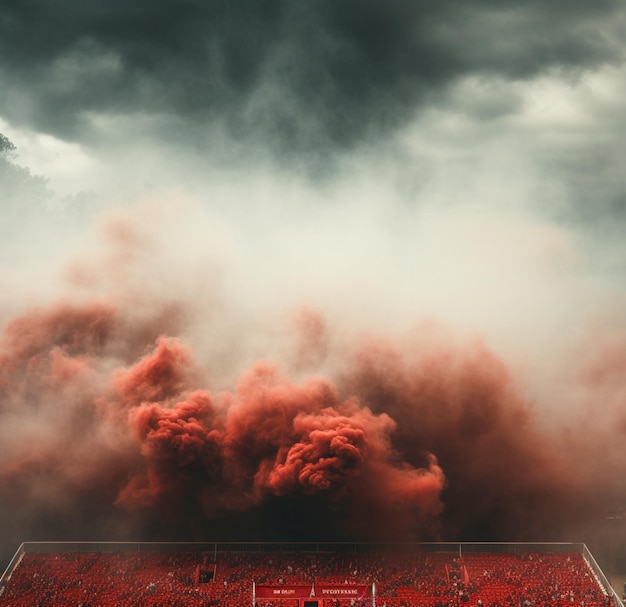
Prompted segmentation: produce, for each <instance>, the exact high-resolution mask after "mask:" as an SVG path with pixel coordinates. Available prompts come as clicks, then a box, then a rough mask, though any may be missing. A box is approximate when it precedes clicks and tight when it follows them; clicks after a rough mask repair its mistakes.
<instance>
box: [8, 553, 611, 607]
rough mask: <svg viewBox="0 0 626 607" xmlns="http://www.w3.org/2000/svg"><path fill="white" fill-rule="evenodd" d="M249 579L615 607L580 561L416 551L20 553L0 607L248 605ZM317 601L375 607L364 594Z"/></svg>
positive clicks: (453, 600) (460, 603) (291, 604)
mask: <svg viewBox="0 0 626 607" xmlns="http://www.w3.org/2000/svg"><path fill="white" fill-rule="evenodd" d="M253 582H254V583H255V584H256V585H272V586H281V585H287V586H288V585H303V584H311V585H312V586H314V585H315V584H318V585H320V584H328V585H340V584H352V585H354V584H358V585H367V586H368V587H369V588H371V587H372V584H375V588H376V590H375V602H376V607H613V606H612V601H611V599H610V597H609V595H608V594H607V593H606V592H605V591H604V589H603V588H602V587H601V586H600V583H599V581H598V580H597V579H596V577H595V576H594V574H593V572H592V571H591V569H590V568H589V566H588V565H587V563H586V562H585V561H584V559H583V558H582V556H581V555H580V554H544V553H529V554H522V555H503V554H472V555H467V556H464V557H460V556H458V555H453V554H450V553H422V552H410V553H409V552H363V553H357V552H345V553H343V552H340V553H336V552H316V553H296V552H293V553H289V552H280V553H279V552H275V553H268V552H259V553H255V552H252V553H243V552H223V553H222V552H220V553H216V554H212V553H202V552H98V553H54V554H50V553H36V552H33V553H28V552H27V553H25V554H23V555H22V558H21V561H20V562H19V564H18V566H17V567H16V568H15V569H14V570H13V572H12V574H11V576H10V577H9V578H8V579H7V580H5V581H4V582H3V584H2V585H0V607H27V606H28V607H69V606H72V607H135V606H137V605H142V606H144V607H252V605H253V602H254V593H253ZM319 601H320V607H371V606H372V604H373V598H372V596H371V595H370V593H368V596H367V597H361V598H359V599H337V598H334V599H329V598H324V599H319ZM256 607H299V601H298V600H297V599H284V600H281V599H276V600H272V601H268V600H267V599H261V600H257V601H256Z"/></svg>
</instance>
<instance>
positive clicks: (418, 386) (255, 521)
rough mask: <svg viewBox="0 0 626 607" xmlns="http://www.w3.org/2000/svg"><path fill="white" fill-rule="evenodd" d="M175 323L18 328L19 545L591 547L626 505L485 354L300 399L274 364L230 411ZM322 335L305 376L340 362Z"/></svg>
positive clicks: (364, 357)
mask: <svg viewBox="0 0 626 607" xmlns="http://www.w3.org/2000/svg"><path fill="white" fill-rule="evenodd" d="M161 318H163V315H161V314H156V315H154V317H151V318H146V319H144V320H143V321H142V322H138V321H137V318H133V319H132V321H131V319H130V318H127V317H126V316H125V313H124V310H123V309H121V308H115V307H114V306H112V305H108V304H107V305H105V304H101V303H94V304H88V305H87V304H85V305H76V306H72V305H70V304H63V305H60V306H56V307H51V308H50V309H49V310H37V311H34V312H32V313H30V314H27V315H24V316H22V317H20V318H18V319H16V320H14V321H13V322H11V323H10V324H9V325H8V326H7V327H6V329H5V331H4V336H3V338H2V341H1V342H0V417H1V421H2V426H1V427H2V429H1V430H0V434H1V437H0V438H1V439H2V440H1V441H0V456H1V459H0V462H1V463H0V491H1V497H0V508H1V513H2V515H3V518H4V520H10V521H11V525H12V529H13V533H15V534H18V533H19V534H20V536H19V537H16V538H15V540H16V541H17V540H18V539H24V538H25V536H28V535H29V534H32V533H35V532H36V533H38V534H39V537H42V535H41V534H44V535H47V536H53V537H58V534H61V535H71V536H76V535H83V536H84V535H85V534H87V535H89V534H91V536H92V537H93V534H96V535H97V536H99V535H100V534H101V533H107V534H109V535H111V536H115V537H119V538H124V537H137V535H140V536H143V537H149V538H152V537H164V536H169V537H171V536H175V537H177V538H179V539H214V538H218V539H219V537H221V536H224V535H227V534H229V533H230V534H235V535H233V536H231V539H245V538H242V537H236V534H237V531H236V529H239V530H240V534H244V533H247V534H249V535H250V536H254V537H255V538H257V539H258V538H261V539H274V538H273V537H272V533H274V532H275V531H276V530H277V529H279V530H280V529H283V530H284V532H285V534H286V535H288V536H289V537H290V539H300V538H302V539H311V534H312V533H317V532H318V531H319V530H322V532H323V530H326V533H327V535H332V534H334V535H336V536H339V537H338V538H337V539H347V538H350V539H409V538H414V539H418V538H425V539H468V540H512V539H525V540H545V539H584V538H579V537H566V536H567V534H568V533H570V532H571V530H572V529H574V528H577V527H579V526H580V525H581V524H583V523H584V522H585V521H588V520H596V519H597V520H599V519H600V518H601V517H602V516H603V515H604V511H605V509H606V504H607V501H612V502H613V503H618V502H619V501H620V500H622V499H623V498H624V495H623V494H622V493H620V491H621V489H619V488H617V489H616V488H615V486H614V485H612V484H611V483H610V482H609V481H608V480H607V479H608V478H610V477H611V476H612V475H615V474H619V473H622V472H623V464H621V463H619V462H618V460H617V459H614V460H612V463H611V466H612V467H611V469H610V470H608V471H607V470H603V471H602V472H599V470H602V468H603V467H602V466H601V465H599V464H598V457H599V454H600V451H599V450H598V449H599V445H598V441H595V440H594V441H585V440H584V437H582V436H581V437H578V436H576V434H575V432H576V431H577V430H578V431H580V430H581V427H580V425H577V423H576V420H571V423H569V425H568V426H569V431H568V432H565V433H561V432H548V431H547V430H542V427H541V425H540V423H539V422H538V418H537V415H536V412H534V411H533V409H532V408H531V407H530V405H529V404H528V403H527V402H526V401H525V400H524V399H523V398H522V397H521V396H520V394H519V393H518V391H517V390H516V387H515V385H514V383H513V381H512V379H511V378H510V376H509V373H508V372H507V369H506V367H505V366H504V364H503V363H502V361H500V360H499V359H498V358H497V357H495V356H494V355H493V354H492V353H490V352H489V351H488V350H487V349H486V348H485V347H484V346H482V345H480V344H464V345H461V346H453V345H446V344H445V342H444V341H439V342H437V343H435V344H434V343H433V342H432V340H428V341H427V342H425V343H426V345H425V346H424V345H420V344H417V345H416V346H415V347H411V348H407V347H399V346H397V345H396V346H394V345H392V344H389V345H384V346H382V345H380V343H365V344H360V345H357V346H356V347H354V348H353V350H352V352H351V353H346V352H345V351H344V353H343V356H344V358H343V361H342V372H341V373H340V374H339V375H338V376H337V377H335V378H334V381H331V379H329V378H328V379H327V378H322V377H320V376H315V375H311V376H309V377H308V378H304V379H301V380H299V381H295V380H292V379H289V378H287V377H284V376H283V375H282V372H281V371H280V370H279V367H278V365H277V364H274V363H270V362H267V361H259V362H257V363H256V364H254V365H253V366H252V367H251V368H250V369H249V370H247V371H244V372H243V373H242V374H241V377H240V379H239V380H238V381H237V382H236V385H235V386H234V387H233V388H232V389H231V390H226V391H222V392H217V393H213V392H212V391H211V389H210V378H209V377H208V373H207V371H206V370H205V369H203V368H202V365H200V364H199V363H198V362H197V359H196V357H195V356H194V354H193V352H192V350H191V349H190V348H189V347H187V346H185V345H184V344H183V343H181V342H180V341H178V340H177V339H175V338H173V337H166V336H163V335H162V328H163V326H162V324H161V322H160V321H159V320H158V319H161ZM155 319H156V320H155ZM313 325H314V330H313V334H314V335H315V336H316V337H315V339H313V341H314V344H315V356H314V357H313V358H312V359H307V360H308V362H306V361H305V359H306V357H304V358H303V357H301V358H300V361H305V362H306V364H305V363H304V362H302V364H300V363H299V364H298V365H296V366H297V367H299V368H300V371H301V372H302V370H303V369H304V368H306V367H310V366H311V365H313V364H318V363H320V361H321V362H323V360H324V358H325V356H326V353H327V351H328V348H329V346H328V343H329V341H328V339H327V337H324V339H323V340H322V341H323V342H324V344H325V345H324V348H323V349H322V350H323V351H322V350H320V348H319V347H318V346H319V344H320V343H321V341H320V339H319V336H320V335H322V334H324V335H325V336H326V335H327V332H328V329H327V328H324V329H323V331H322V329H321V328H322V327H323V326H324V324H323V322H322V321H321V319H319V318H317V319H315V323H313ZM308 327H309V328H310V327H311V325H310V324H309V325H308ZM309 337H310V335H309ZM305 341H306V340H305ZM295 343H296V346H295V347H296V351H298V350H299V351H301V350H302V347H303V343H304V342H303V341H302V339H301V338H300V337H297V338H296V339H295ZM620 352H621V350H620ZM606 356H608V354H607V355H605V358H606ZM311 361H313V362H311ZM589 367H590V371H589V372H588V373H587V375H586V376H585V378H586V379H585V381H586V382H587V384H588V385H591V384H593V382H596V383H600V384H601V385H602V387H603V389H608V388H606V384H607V383H615V381H616V380H615V372H614V370H615V369H617V370H618V371H619V369H620V368H621V366H620V364H613V365H612V366H611V365H609V364H608V363H606V361H605V360H604V358H601V362H598V363H597V364H596V365H595V367H594V365H593V364H592V365H589ZM620 385H621V383H620ZM605 436H608V437H610V438H611V439H613V438H614V437H613V436H612V435H609V434H605ZM596 464H598V465H596ZM20 507H21V510H19V508H20ZM16 508H18V510H16ZM155 530H158V531H155ZM7 533H9V532H8V530H7ZM9 535H10V534H9ZM320 539H329V538H328V537H324V538H320Z"/></svg>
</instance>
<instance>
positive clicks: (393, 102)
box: [0, 0, 620, 153]
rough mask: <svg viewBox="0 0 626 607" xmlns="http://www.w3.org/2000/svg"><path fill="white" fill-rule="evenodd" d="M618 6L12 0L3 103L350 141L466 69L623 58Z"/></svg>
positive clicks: (82, 124) (80, 134)
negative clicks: (613, 28)
mask: <svg viewBox="0 0 626 607" xmlns="http://www.w3.org/2000/svg"><path fill="white" fill-rule="evenodd" d="M619 6H620V3H618V2H615V1H612V0H602V1H599V2H593V3H583V2H578V3H573V2H561V1H552V2H535V1H530V0H529V1H525V2H512V1H505V2H495V1H493V0H473V1H468V2H452V1H450V0H448V1H441V0H438V1H436V2H435V1H422V2H415V1H414V0H394V1H393V2H384V3H381V2H374V1H371V0H366V1H363V0H362V1H359V2H356V1H354V0H348V1H343V2H336V1H331V0H319V1H316V2H313V1H310V0H309V1H304V2H288V1H285V0H274V1H270V0H259V1H256V2H248V3H243V2H241V1H228V2H226V1H223V0H222V1H220V0H211V1H208V2H198V1H192V0H187V1H174V0H165V1H163V2H159V3H154V2H147V1H145V0H140V1H134V2H132V3H128V2H122V1H120V0H115V1H111V2H106V3H102V2H96V1H94V0H88V1H85V0H80V1H78V0H68V1H66V2H64V3H63V4H62V5H60V4H59V3H49V2H43V1H42V0H30V1H28V2H24V1H16V0H12V1H5V2H3V4H2V8H1V9H0V54H1V56H2V61H1V63H0V82H1V83H2V86H1V87H0V90H1V91H2V92H1V93H0V114H2V115H4V116H5V117H6V118H7V119H9V120H10V121H12V122H13V123H14V124H21V125H25V126H29V127H31V128H34V129H37V130H41V131H46V132H50V133H53V134H56V135H58V136H60V137H62V138H64V139H75V140H81V139H85V138H88V137H89V135H90V134H91V135H95V133H94V132H93V129H94V128H96V127H95V126H94V124H95V123H96V124H98V127H97V128H99V129H102V128H103V127H102V122H100V123H98V122H97V121H95V123H94V119H95V118H96V117H98V116H109V117H111V116H127V117H130V118H131V119H132V120H141V121H143V122H142V124H144V123H145V125H146V126H145V128H148V129H149V131H150V132H152V133H153V134H155V135H157V136H160V137H163V138H174V139H176V138H180V139H181V140H187V139H188V138H189V137H190V136H193V138H195V140H196V141H197V142H198V143H202V142H203V140H205V139H206V138H207V137H208V136H209V135H208V133H209V131H210V128H209V127H210V126H211V125H215V124H218V125H219V127H220V128H221V129H225V131H226V132H227V133H228V136H229V137H232V138H234V139H236V140H241V141H257V142H266V141H268V140H269V141H271V142H272V146H273V147H274V149H275V150H278V151H283V152H285V151H295V152H304V151H306V150H309V151H313V152H314V153H315V152H319V151H322V150H328V149H329V148H330V149H335V148H339V149H346V148H351V147H353V146H354V145H355V144H358V143H360V142H363V141H366V140H368V139H370V138H371V137H374V136H377V137H378V136H383V135H385V134H387V133H389V132H393V131H394V130H395V129H397V128H398V127H400V126H401V125H403V124H405V123H406V121H407V120H409V119H410V118H411V117H412V116H413V115H414V112H415V110H416V109H419V107H420V106H421V105H423V104H425V103H427V102H431V101H432V100H433V98H434V97H433V96H434V95H435V96H436V92H437V91H439V90H441V88H442V87H444V86H445V85H446V84H449V83H450V82H453V81H454V80H455V79H456V78H459V77H462V76H464V75H467V74H471V73H487V74H489V73H493V74H496V75H499V76H501V77H504V78H507V79H508V78H525V77H530V76H532V75H535V74H537V73H539V72H541V71H542V70H546V69H549V68H552V67H565V68H574V69H576V68H585V67H591V66H597V65H599V64H601V63H604V62H610V61H612V60H615V59H616V56H617V49H616V48H615V44H614V42H613V41H612V40H611V38H610V36H609V35H608V33H607V32H608V28H607V27H606V24H607V23H610V22H611V19H612V18H613V16H614V14H615V13H616V11H618V10H620V9H619ZM104 130H105V133H104V134H105V135H107V134H108V136H109V137H113V138H114V137H115V135H114V133H113V132H109V133H107V132H106V127H104ZM112 130H113V129H111V131H112ZM102 134H103V133H102V132H99V133H98V137H101V136H102Z"/></svg>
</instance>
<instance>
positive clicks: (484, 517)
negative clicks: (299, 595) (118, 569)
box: [0, 0, 626, 556]
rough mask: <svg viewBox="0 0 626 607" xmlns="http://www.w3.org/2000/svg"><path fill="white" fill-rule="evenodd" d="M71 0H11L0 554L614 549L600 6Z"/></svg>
mask: <svg viewBox="0 0 626 607" xmlns="http://www.w3.org/2000/svg"><path fill="white" fill-rule="evenodd" d="M62 4H63V7H62V8H61V7H60V6H55V9H54V10H53V9H51V8H50V6H48V3H44V2H38V1H34V2H30V3H27V4H25V3H21V2H4V3H3V6H2V8H0V57H1V59H0V131H1V132H2V133H3V138H2V139H1V140H0V144H1V148H0V187H1V188H2V189H1V191H0V197H2V198H1V202H2V205H3V209H2V210H3V214H2V217H0V221H2V223H1V224H0V237H1V238H0V254H1V258H0V259H1V260H2V263H1V265H0V280H1V281H2V285H3V289H2V291H3V293H2V295H3V297H2V299H1V300H0V324H1V327H2V332H1V337H0V545H1V548H2V551H3V555H5V556H6V555H7V554H10V553H12V552H13V551H14V550H15V548H16V547H17V545H19V542H21V541H23V540H26V539H33V540H34V539H111V540H115V539H120V540H126V539H132V540H137V539H155V540H156V539H163V540H165V539H167V540H209V541H210V540H278V539H280V540H320V541H321V540H393V541H395V540H477V541H480V540H502V541H509V540H533V541H534V540H536V541H545V540H571V541H579V540H582V541H589V542H596V545H597V546H599V547H600V548H601V549H605V550H607V551H610V549H611V546H609V544H610V543H611V542H612V541H615V542H616V541H617V539H615V538H618V537H619V533H623V532H624V530H623V529H616V525H619V523H615V525H614V526H613V528H611V527H610V526H611V525H612V524H613V523H612V522H611V521H618V520H620V519H618V518H613V519H611V518H607V517H609V515H619V516H621V515H622V514H623V513H624V512H626V488H625V487H626V486H625V485H624V484H623V482H622V479H623V478H624V475H625V474H626V457H624V453H623V442H624V434H625V433H626V409H625V408H624V396H625V395H626V381H625V380H624V366H625V363H624V361H625V360H626V318H625V317H624V313H623V310H624V301H625V297H626V289H625V288H624V284H625V283H624V270H625V269H626V249H625V248H624V244H623V238H622V234H623V227H624V220H625V219H626V215H625V213H624V205H623V201H624V199H625V198H624V197H625V195H626V178H625V177H624V176H623V172H622V171H621V165H622V164H623V160H624V158H626V147H625V144H624V141H626V138H624V137H623V131H624V126H625V125H624V119H623V116H624V115H626V114H625V113H624V109H625V108H624V99H626V95H624V92H625V91H626V69H625V66H624V56H626V55H625V54H624V51H625V50H626V47H624V43H623V40H622V39H621V36H619V33H620V31H621V28H622V26H623V24H624V18H625V12H624V8H623V5H622V3H620V2H613V1H610V0H606V1H601V2H594V3H576V2H560V1H556V0H555V1H552V2H535V1H532V0H528V1H522V2H516V3H512V2H497V3H494V2H489V1H487V0H468V1H467V2H461V3H459V2H446V1H439V2H431V3H428V2H413V1H407V2H404V1H397V2H391V3H384V6H383V3H374V2H359V3H354V2H350V1H348V2H315V3H307V2H304V3H297V4H296V3H288V2H280V1H276V2H255V3H254V4H250V5H249V6H244V5H243V4H242V3H237V2H235V3H233V2H221V1H210V2H203V3H197V2H191V1H190V2H168V1H166V2H161V3H159V5H158V7H157V6H154V5H153V3H152V4H151V3H143V2H132V3H130V5H129V3H119V2H108V3H106V6H103V5H102V3H94V2H85V1H81V2H74V1H73V0H67V1H66V2H64V3H62ZM35 13H37V14H39V15H40V17H39V18H38V19H36V20H33V19H32V15H33V14H35ZM13 143H15V146H14V145H13ZM40 175H42V176H40ZM46 178H47V181H46Z"/></svg>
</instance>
